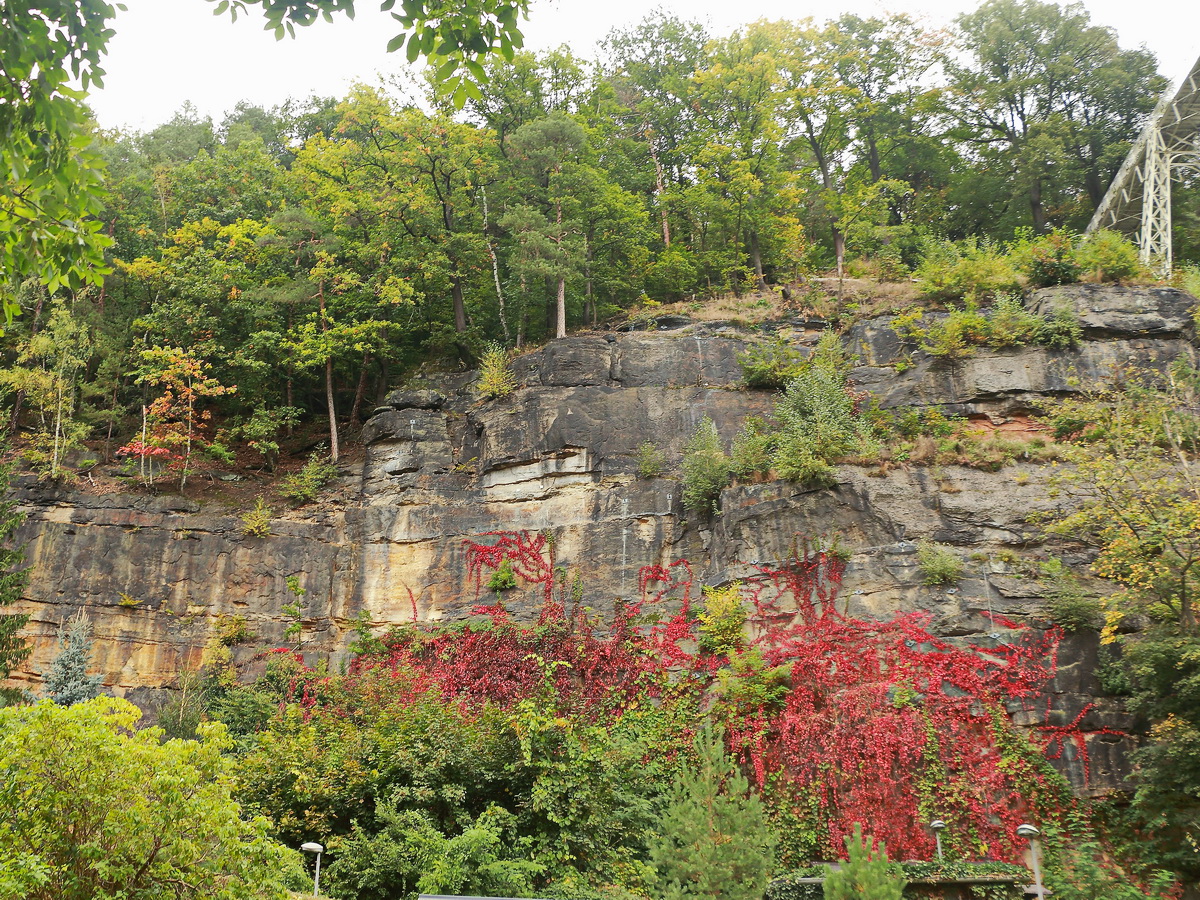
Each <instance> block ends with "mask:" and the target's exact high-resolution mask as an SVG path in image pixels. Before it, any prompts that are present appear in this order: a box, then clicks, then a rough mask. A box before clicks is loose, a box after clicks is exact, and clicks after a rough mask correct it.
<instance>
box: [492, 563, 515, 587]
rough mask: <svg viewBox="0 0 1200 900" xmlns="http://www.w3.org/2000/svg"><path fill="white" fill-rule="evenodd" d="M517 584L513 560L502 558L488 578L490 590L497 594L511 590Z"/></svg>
mask: <svg viewBox="0 0 1200 900" xmlns="http://www.w3.org/2000/svg"><path fill="white" fill-rule="evenodd" d="M516 586H517V576H516V575H514V574H513V568H512V560H511V559H504V560H501V562H500V565H499V566H497V567H496V571H494V572H493V573H492V577H491V578H489V579H488V590H489V591H492V592H493V593H496V594H503V593H504V592H505V591H511V590H512V589H513V588H515V587H516Z"/></svg>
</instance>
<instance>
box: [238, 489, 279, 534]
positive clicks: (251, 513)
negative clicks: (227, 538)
mask: <svg viewBox="0 0 1200 900" xmlns="http://www.w3.org/2000/svg"><path fill="white" fill-rule="evenodd" d="M272 513H273V510H272V509H271V507H269V506H267V501H266V500H265V499H263V498H262V497H259V498H258V500H256V501H255V503H254V509H250V510H247V511H246V512H244V513H242V534H244V535H245V536H246V537H259V538H265V537H270V536H271V516H272Z"/></svg>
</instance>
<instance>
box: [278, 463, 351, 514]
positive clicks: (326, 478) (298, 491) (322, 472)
mask: <svg viewBox="0 0 1200 900" xmlns="http://www.w3.org/2000/svg"><path fill="white" fill-rule="evenodd" d="M335 475H337V466H335V465H334V464H333V463H332V462H330V460H329V457H328V456H326V455H324V454H323V453H314V454H313V455H312V456H310V457H309V458H308V462H306V463H305V464H304V468H302V469H301V470H300V471H299V472H297V473H295V474H294V475H289V476H288V477H287V478H285V479H283V482H282V483H281V484H280V486H279V494H280V496H282V497H284V498H286V499H288V500H291V501H292V502H293V503H295V504H297V505H301V504H304V503H308V502H309V501H311V500H315V499H316V496H317V494H318V493H319V492H320V490H321V488H323V487H325V485H327V484H328V483H329V482H330V481H331V480H333V477H334V476H335Z"/></svg>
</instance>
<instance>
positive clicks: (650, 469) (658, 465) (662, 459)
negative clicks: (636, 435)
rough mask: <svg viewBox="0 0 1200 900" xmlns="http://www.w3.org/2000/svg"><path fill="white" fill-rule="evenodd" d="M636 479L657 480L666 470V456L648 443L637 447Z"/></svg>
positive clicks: (644, 442) (645, 442)
mask: <svg viewBox="0 0 1200 900" xmlns="http://www.w3.org/2000/svg"><path fill="white" fill-rule="evenodd" d="M636 462H637V475H638V478H657V477H658V476H659V475H661V474H662V473H663V470H664V469H665V468H666V464H667V458H666V455H665V454H664V453H663V452H662V451H661V450H659V449H658V448H657V447H655V446H654V444H653V443H651V442H650V441H643V442H642V443H641V444H639V445H638V448H637V455H636Z"/></svg>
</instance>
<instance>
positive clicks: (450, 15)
mask: <svg viewBox="0 0 1200 900" xmlns="http://www.w3.org/2000/svg"><path fill="white" fill-rule="evenodd" d="M210 2H212V3H216V4H217V8H216V10H215V12H216V14H217V15H221V14H223V13H224V12H225V11H226V10H228V11H229V13H230V15H231V16H232V17H233V18H234V19H235V20H236V19H237V16H238V13H239V12H240V13H244V12H246V8H247V7H248V6H259V5H261V6H262V7H263V16H264V17H265V18H266V21H267V24H266V29H267V30H268V31H274V33H275V38H276V40H282V39H283V37H284V35H285V34H289V35H292V36H295V27H296V26H297V25H301V26H303V25H309V24H311V23H313V22H315V21H316V20H317V18H318V17H319V16H320V17H324V18H325V19H326V20H327V21H330V22H331V21H333V14H334V13H346V14H347V15H348V16H349V17H350V18H353V17H354V0H282V2H278V0H276V2H271V0H210ZM392 5H393V4H392V3H385V4H384V5H383V8H384V9H391V8H392ZM528 10H529V0H468V2H464V3H456V4H454V5H453V6H452V7H449V8H447V7H446V6H444V5H441V4H438V3H435V2H433V0H407V2H405V3H403V4H402V5H401V11H400V12H393V13H392V17H393V18H394V19H395V20H396V22H398V23H399V24H400V27H401V28H402V29H404V30H403V31H401V32H400V33H399V34H397V35H396V36H395V37H393V38H392V39H391V40H390V41H388V45H387V49H388V52H389V53H392V52H395V51H397V50H400V49H401V48H405V46H406V44H407V48H406V49H405V56H406V57H407V59H408V61H409V62H410V63H412V62H416V61H417V59H419V58H422V57H423V58H425V59H427V60H429V61H430V62H431V63H433V64H435V65H436V67H437V68H436V70H435V78H436V79H437V81H438V83H439V86H440V90H441V92H442V93H443V95H444V96H445V97H446V98H448V99H449V100H450V101H451V102H452V103H453V105H454V107H455V108H456V109H462V108H463V105H464V104H465V103H466V102H467V100H468V99H471V100H479V99H480V98H481V97H482V94H481V91H480V85H481V84H482V83H484V82H485V81H486V80H487V75H486V73H485V71H484V68H483V63H484V62H485V61H486V59H487V58H488V56H490V55H491V54H498V55H499V56H501V57H503V58H504V59H505V60H507V61H509V62H512V59H513V54H514V53H515V51H516V50H518V49H520V47H521V45H522V43H523V42H524V38H523V36H522V35H521V31H520V29H519V28H518V27H517V20H518V17H520V16H523V15H525V14H527V13H528Z"/></svg>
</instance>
